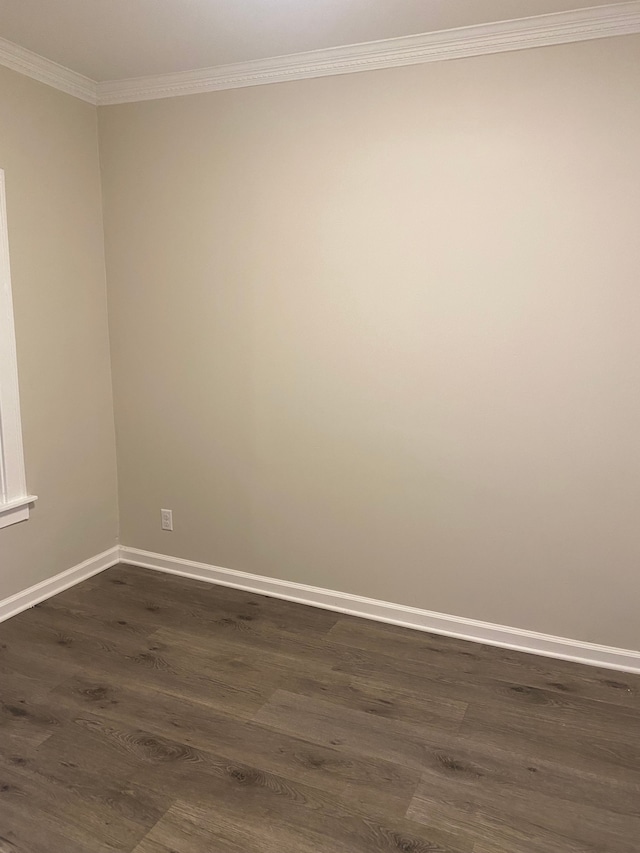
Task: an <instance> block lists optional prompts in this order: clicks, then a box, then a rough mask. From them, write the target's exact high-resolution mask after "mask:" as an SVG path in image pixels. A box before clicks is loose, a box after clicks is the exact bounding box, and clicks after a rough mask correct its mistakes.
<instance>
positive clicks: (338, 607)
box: [120, 546, 640, 673]
mask: <svg viewBox="0 0 640 853" xmlns="http://www.w3.org/2000/svg"><path fill="white" fill-rule="evenodd" d="M120 560H121V561H122V562H125V563H133V564H135V565H136V566H142V567H143V568H147V569H155V570H156V571H159V572H168V573H169V574H174V575H181V576H182V577H187V578H194V579H196V580H201V581H207V582H209V583H214V584H220V585H221V586H231V587H235V588H237V589H243V590H247V591H248V592H257V593H260V594H261V595H270V596H273V597H274V598H285V599H287V600H288V601H296V602H298V603H299V604H309V605H311V606H312V607H321V608H324V609H325V610H335V611H337V612H338V613H348V614H350V615H351V616H361V617H364V618H365V619H374V620H376V621H378V622H389V623H391V624H392V625H402V626H403V627H405V628H414V629H416V630H418V631H429V632H431V633H433V634H444V635H445V636H448V637H459V638H460V639H463V640H470V641H472V642H475V643H485V644H487V645H490V646H500V647H502V648H505V649H513V650H514V651H520V652H528V653H530V654H534V655H543V656H544V657H550V658H561V659H562V660H570V661H575V662H576V663H583V664H588V665H590V666H601V667H605V668H606V669H615V670H622V671H624V672H635V673H640V651H632V650H630V649H618V648H615V647H613V646H600V645H597V644H596V643H586V642H583V641H582V640H570V639H566V638H565V637H554V636H552V635H550V634H540V633H538V632H537V631H525V630H523V629H521V628H509V627H507V626H505V625H495V624H493V623H491V622H480V621H478V620H477V619H465V618H464V617H461V616H449V615H447V614H445V613H435V612H433V611H430V610H420V609H418V608H417V607H408V606H407V605H404V604H392V603H390V602H388V601H378V600H377V599H374V598H363V597H362V596H360V595H351V594H350V593H347V592H336V591H334V590H329V589H322V588H320V587H315V586H307V585H306V584H300V583H294V582H292V581H283V580H277V579H274V578H267V577H263V576H262V575H252V574H248V573H247V572H238V571H234V570H233V569H223V568H220V567H219V566H210V565H208V564H206V563H195V562H193V561H192V560H183V559H180V558H179V557H168V556H166V555H164V554H153V553H151V552H150V551H141V550H139V549H138V548H128V547H126V546H121V547H120Z"/></svg>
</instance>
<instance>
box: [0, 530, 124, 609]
mask: <svg viewBox="0 0 640 853" xmlns="http://www.w3.org/2000/svg"><path fill="white" fill-rule="evenodd" d="M119 562H120V552H119V548H118V546H117V545H116V546H115V547H114V548H109V550H108V551H103V552H102V554H97V555H96V556H95V557H90V558H89V559H88V560H85V561H84V562H83V563H79V564H78V565H77V566H74V567H73V568H71V569H67V570H66V571H65V572H60V574H58V575H54V576H53V577H52V578H47V579H46V580H44V581H41V582H40V583H37V584H35V586H31V587H29V589H25V590H23V591H22V592H18V593H16V594H15V595H12V596H10V597H9V598H5V599H4V600H3V601H0V622H4V620H5V619H10V618H11V616H16V615H17V614H18V613H21V612H22V611H23V610H28V609H29V608H30V607H34V606H35V605H36V604H39V603H40V602H41V601H44V600H45V599H47V598H51V597H52V596H54V595H57V594H58V593H59V592H64V590H65V589H69V587H71V586H75V585H76V584H77V583H81V582H82V581H85V580H87V578H90V577H92V576H93V575H97V574H98V573H99V572H103V571H104V570H105V569H108V568H110V567H111V566H115V565H116V564H117V563H119Z"/></svg>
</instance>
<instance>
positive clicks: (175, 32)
mask: <svg viewBox="0 0 640 853" xmlns="http://www.w3.org/2000/svg"><path fill="white" fill-rule="evenodd" d="M614 2H615V0H611V1H610V2H607V0H0V37H2V38H4V39H7V40H9V41H11V42H15V43H16V44H18V45H21V46H22V47H25V48H27V49H28V50H31V51H34V52H35V53H38V54H40V55H41V56H44V57H46V58H47V59H51V60H53V61H54V62H58V63H60V64H61V65H64V66H66V67H67V68H70V69H72V70H74V71H77V72H79V73H80V74H84V75H85V76H87V77H90V78H91V79H93V80H98V81H106V80H122V79H126V78H129V77H139V76H143V75H156V74H165V73H170V72H175V71H190V70H193V69H198V68H207V67H211V66H217V65H226V64H229V63H236V62H245V61H247V60H251V59H265V58H268V57H273V56H282V55H285V54H290V53H299V52H303V51H309V50H316V49H321V48H327V47H335V46H339V45H350V44H358V43H360V42H368V41H375V40H378V39H388V38H393V37H396V36H406V35H412V34H415V33H429V32H435V31H438V30H444V29H450V28H455V27H463V26H469V25H473V24H481V23H489V22H494V21H502V20H509V19H514V18H522V17H527V16H533V15H542V14H547V13H553V12H563V11H567V10H570V9H576V8H588V7H594V6H606V5H613V4H614Z"/></svg>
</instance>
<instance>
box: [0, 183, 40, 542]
mask: <svg viewBox="0 0 640 853" xmlns="http://www.w3.org/2000/svg"><path fill="white" fill-rule="evenodd" d="M35 500H36V497H35V495H30V494H29V493H28V492H27V482H26V478H25V472H24V453H23V450H22V426H21V423H20V395H19V393H18V365H17V360H16V335H15V328H14V324H13V300H12V297H11V267H10V265H9V235H8V231H7V204H6V197H5V188H4V171H3V170H2V169H0V527H7V526H8V525H9V524H16V522H18V521H26V519H27V518H29V505H30V504H32V503H33V502H34V501H35Z"/></svg>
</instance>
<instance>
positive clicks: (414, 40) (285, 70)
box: [97, 0, 640, 105]
mask: <svg viewBox="0 0 640 853" xmlns="http://www.w3.org/2000/svg"><path fill="white" fill-rule="evenodd" d="M638 32H640V2H638V0H631V2H627V3H616V4H614V5H611V6H597V7H592V8H589V9H578V10H576V11H573V12H560V13H555V14H549V15H539V16H537V17H534V18H520V19H516V20H511V21H499V22H497V23H491V24H478V25H476V26H471V27H460V28H458V29H452V30H441V31H440V32H433V33H424V34H422V35H415V36H404V37H401V38H394V39H385V40H383V41H375V42H366V43H363V44H356V45H348V46H345V47H333V48H328V49H326V50H314V51H309V52H307V53H296V54H291V55H289V56H277V57H272V58H269V59H262V60H256V61H252V62H243V63H239V64H236V65H222V66H217V67H214V68H201V69H197V70H195V71H185V72H182V73H176V74H161V75H157V76H153V77H138V78H134V79H129V80H114V81H110V82H106V83H98V87H97V94H98V104H100V105H105V104H122V103H127V102H129V101H146V100H153V99H156V98H171V97H175V96H177V95H195V94H198V93H201V92H216V91H218V90H220V89H236V88H241V87H246V86H260V85H264V84H266V83H282V82H286V81H289V80H306V79H308V78H310V77H326V76H331V75H337V74H353V73H355V72H359V71H373V70H377V69H381V68H395V67H397V66H402V65H416V64H420V63H424V62H439V61H441V60H444V59H461V58H464V57H470V56H480V55H482V54H489V53H502V52H504V51H510V50H523V49H524V48H530V47H546V46H549V45H556V44H566V43H568V42H577V41H586V40H589V39H597V38H605V37H608V36H619V35H629V34H630V33H638Z"/></svg>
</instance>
